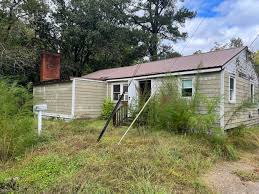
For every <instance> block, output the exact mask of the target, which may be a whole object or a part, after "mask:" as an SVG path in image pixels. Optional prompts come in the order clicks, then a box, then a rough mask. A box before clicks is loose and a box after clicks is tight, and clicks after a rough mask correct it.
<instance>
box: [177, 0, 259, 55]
mask: <svg viewBox="0 0 259 194" xmlns="http://www.w3.org/2000/svg"><path fill="white" fill-rule="evenodd" d="M183 5H184V6H185V7H187V8H188V9H191V10H193V11H196V12H197V16H196V17H195V18H194V19H192V20H188V21H187V22H186V24H185V26H184V27H183V29H182V30H184V31H186V32H188V34H189V38H187V39H186V41H179V42H178V43H176V44H175V43H173V44H174V47H173V48H174V50H176V51H178V52H182V54H183V55H188V54H192V53H193V52H195V51H197V50H201V51H203V52H206V51H209V50H210V49H211V48H213V47H214V45H215V42H218V43H220V44H224V43H227V42H229V40H230V39H231V38H232V37H240V38H241V39H242V40H243V41H244V43H245V45H246V46H249V45H250V44H251V42H252V41H253V40H254V39H255V38H256V36H257V34H259V0H185V1H184V3H183ZM199 24H200V26H199ZM198 26H199V28H198V30H197V31H196V32H195V29H197V27H198ZM194 32H195V33H194ZM191 37H192V38H191ZM250 50H252V51H255V50H259V37H258V38H257V40H256V41H255V42H254V43H253V44H252V45H251V47H250Z"/></svg>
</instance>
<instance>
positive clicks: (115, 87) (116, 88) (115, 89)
mask: <svg viewBox="0 0 259 194" xmlns="http://www.w3.org/2000/svg"><path fill="white" fill-rule="evenodd" d="M113 92H119V93H120V85H113Z"/></svg>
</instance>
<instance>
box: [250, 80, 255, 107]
mask: <svg viewBox="0 0 259 194" xmlns="http://www.w3.org/2000/svg"><path fill="white" fill-rule="evenodd" d="M250 90H251V92H250V93H251V101H252V103H253V102H254V84H251V89H250Z"/></svg>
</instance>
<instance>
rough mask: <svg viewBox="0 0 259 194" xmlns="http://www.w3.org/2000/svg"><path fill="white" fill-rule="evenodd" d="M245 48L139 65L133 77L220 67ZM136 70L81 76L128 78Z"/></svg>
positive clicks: (128, 68) (102, 72)
mask: <svg viewBox="0 0 259 194" xmlns="http://www.w3.org/2000/svg"><path fill="white" fill-rule="evenodd" d="M245 48H246V47H240V48H231V49H225V50H219V51H212V52H208V53H201V54H195V55H190V56H183V57H176V58H172V59H166V60H160V61H153V62H148V63H142V64H139V67H138V71H137V73H136V75H135V77H139V76H146V75H155V74H162V73H169V72H170V73H173V72H182V71H188V70H197V69H208V68H215V67H222V66H224V65H225V64H226V63H227V62H228V61H229V60H231V59H232V58H233V57H235V56H236V55H237V54H238V53H240V52H241V51H242V50H244V49H245ZM136 68H137V65H133V66H127V67H120V68H112V69H104V70H99V71H96V72H93V73H90V74H88V75H85V76H82V78H87V79H95V80H110V79H120V78H129V77H132V76H133V74H134V71H135V69H136Z"/></svg>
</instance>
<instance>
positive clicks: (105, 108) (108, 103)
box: [101, 98, 114, 119]
mask: <svg viewBox="0 0 259 194" xmlns="http://www.w3.org/2000/svg"><path fill="white" fill-rule="evenodd" d="M113 108H114V103H113V101H112V100H111V98H106V99H105V100H104V102H103V105H102V113H101V117H102V118H103V119H108V118H109V116H110V115H111V113H112V111H113Z"/></svg>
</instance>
